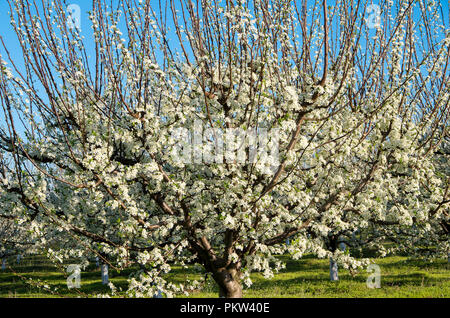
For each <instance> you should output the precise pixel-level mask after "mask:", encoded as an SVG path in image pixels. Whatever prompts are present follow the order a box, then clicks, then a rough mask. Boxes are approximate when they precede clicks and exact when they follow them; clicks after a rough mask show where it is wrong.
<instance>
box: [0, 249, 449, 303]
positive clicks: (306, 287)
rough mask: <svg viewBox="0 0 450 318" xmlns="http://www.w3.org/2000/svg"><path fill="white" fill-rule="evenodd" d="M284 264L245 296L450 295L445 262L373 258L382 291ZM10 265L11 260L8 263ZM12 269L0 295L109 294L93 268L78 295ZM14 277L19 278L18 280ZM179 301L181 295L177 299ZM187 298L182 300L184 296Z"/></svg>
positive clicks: (319, 267) (46, 273)
mask: <svg viewBox="0 0 450 318" xmlns="http://www.w3.org/2000/svg"><path fill="white" fill-rule="evenodd" d="M282 258H283V260H285V261H286V269H284V270H283V271H281V272H280V273H278V274H276V275H275V277H273V278H272V279H264V277H263V276H262V275H261V274H259V273H254V274H253V275H252V278H253V285H252V286H251V288H250V289H245V290H244V297H255V298H266V297H267V298H270V297H286V298H287V297H299V298H309V297H450V264H448V263H447V260H444V259H443V260H437V261H434V262H432V263H430V262H426V261H423V260H411V259H408V258H406V257H402V256H392V257H386V258H380V259H375V262H376V264H378V265H379V266H380V268H381V288H379V289H369V288H367V286H366V280H367V277H368V275H369V274H368V273H367V272H366V271H361V272H359V273H358V274H357V275H355V276H351V275H350V273H349V272H348V271H347V270H340V272H339V276H340V281H339V282H330V281H329V274H328V266H329V264H328V260H324V259H316V258H313V257H308V256H306V257H304V258H302V259H301V260H298V261H293V260H290V259H288V258H287V257H282ZM10 263H13V260H10ZM11 266H12V269H13V271H14V272H13V271H12V270H10V269H7V270H5V271H0V297H2V298H4V297H80V296H81V297H85V296H84V294H83V293H86V294H96V293H101V292H105V291H107V290H109V288H108V287H105V286H103V285H102V284H101V277H100V271H99V270H98V269H95V268H92V269H90V270H87V271H84V272H82V274H81V288H80V290H79V291H80V292H77V291H76V290H74V289H71V290H69V289H68V288H67V285H66V275H65V274H63V273H62V272H61V271H59V270H58V269H56V268H55V267H52V266H51V265H49V264H48V263H47V262H45V260H44V259H42V258H40V257H36V256H34V257H28V258H25V259H24V260H22V262H21V264H20V265H17V264H11ZM131 271H132V270H125V271H122V272H121V273H118V272H115V271H113V270H110V280H111V281H112V282H113V283H114V284H115V285H116V286H117V287H122V289H126V286H127V277H128V275H129V274H130V272H131ZM18 275H20V276H22V278H21V277H19V276H18ZM201 277H202V275H201V274H200V273H198V272H196V270H195V269H194V268H193V267H192V268H191V267H190V268H188V269H182V268H181V267H174V268H173V271H172V272H171V274H170V280H172V281H173V282H177V283H182V282H183V281H185V280H186V279H190V280H194V279H197V280H199V279H200V278H201ZM24 278H33V279H34V280H39V281H41V282H42V283H44V284H47V285H49V286H51V288H52V289H54V288H57V293H58V294H59V295H58V294H54V295H52V294H50V293H48V292H45V291H43V290H40V289H39V288H37V287H33V286H31V285H29V284H28V283H25V282H24ZM217 295H218V292H217V288H216V286H215V285H214V284H213V283H210V284H206V285H205V286H204V288H203V289H202V290H201V291H197V292H195V293H193V294H191V295H190V296H189V297H214V298H216V297H217ZM180 297H181V296H180ZM183 297H185V296H183Z"/></svg>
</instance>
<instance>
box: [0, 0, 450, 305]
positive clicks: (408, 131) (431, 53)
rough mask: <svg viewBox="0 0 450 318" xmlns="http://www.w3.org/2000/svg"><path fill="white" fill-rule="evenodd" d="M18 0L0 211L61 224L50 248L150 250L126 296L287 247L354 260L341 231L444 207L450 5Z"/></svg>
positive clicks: (261, 267)
mask: <svg viewBox="0 0 450 318" xmlns="http://www.w3.org/2000/svg"><path fill="white" fill-rule="evenodd" d="M8 2H9V4H10V7H11V12H12V14H11V18H12V20H11V21H12V26H13V27H14V30H15V32H16V34H17V38H18V40H19V44H20V46H21V48H22V55H23V58H22V57H20V56H18V54H17V53H15V52H14V53H12V52H10V51H9V50H8V44H7V43H4V44H5V46H4V49H3V51H2V52H3V53H2V54H3V55H2V63H3V65H2V69H1V73H0V101H1V106H2V110H3V114H4V118H3V119H2V122H1V130H0V149H1V150H0V154H1V157H0V158H1V159H0V160H1V165H2V171H1V176H2V179H3V181H2V186H1V188H0V189H1V190H0V201H1V202H2V204H1V205H0V211H1V212H0V213H1V214H7V213H11V211H13V215H15V217H16V218H18V219H23V220H26V221H27V222H29V223H30V224H31V226H32V227H33V229H34V231H35V232H36V233H37V234H39V233H41V234H42V233H47V232H48V231H53V232H52V233H55V235H59V236H61V237H63V236H62V235H65V236H66V237H67V240H69V241H70V242H71V243H70V244H68V245H67V246H65V245H64V244H60V245H59V248H58V249H53V248H52V250H51V252H52V253H54V254H55V255H56V254H58V257H61V258H67V257H70V256H77V257H80V258H87V257H91V256H92V254H98V255H99V256H101V257H102V258H103V261H104V262H106V263H108V264H109V265H111V266H114V267H115V268H123V267H125V266H128V264H130V263H132V262H134V263H137V264H139V265H140V267H139V268H140V269H139V271H138V272H136V275H134V276H133V278H131V279H130V284H129V289H128V294H129V295H130V296H151V295H156V294H157V293H158V291H161V292H162V293H163V294H165V295H166V296H171V295H173V294H174V293H178V292H183V291H189V290H190V289H192V288H197V285H198V282H185V283H183V284H182V285H177V284H173V283H171V282H170V281H168V280H166V277H167V275H166V273H168V272H170V270H171V267H172V266H173V265H174V264H181V265H186V264H191V263H197V264H200V265H201V266H202V267H203V269H204V270H205V272H208V273H211V276H212V278H213V279H214V280H215V282H216V283H217V285H218V287H219V290H220V295H221V296H224V297H241V296H242V295H243V294H242V286H243V283H245V284H246V285H248V286H249V285H251V279H250V273H251V272H253V271H260V272H262V273H263V274H264V276H265V277H267V278H270V277H271V276H273V272H274V271H277V270H279V269H280V268H282V267H283V264H282V263H281V262H280V261H279V260H278V259H277V258H275V256H276V255H280V254H285V253H289V255H291V256H292V257H293V258H295V259H298V258H300V257H302V255H303V254H305V253H314V254H315V255H318V256H319V257H327V258H331V259H332V261H333V262H336V264H342V265H343V266H344V267H346V268H352V269H357V268H359V267H361V266H363V265H365V264H367V263H368V260H358V259H356V258H354V257H352V255H350V254H348V253H346V252H344V251H343V250H341V249H338V248H336V244H335V243H337V242H338V239H339V237H345V236H346V235H347V236H349V235H350V236H349V237H351V233H353V232H354V231H356V230H363V229H368V228H372V227H376V228H379V229H382V228H383V226H402V227H406V228H410V227H412V226H414V224H416V223H420V224H427V223H428V222H429V220H430V217H431V216H432V215H433V214H435V213H438V212H437V211H441V210H444V209H447V210H446V211H447V212H445V213H448V191H444V192H443V191H440V189H442V182H448V180H442V179H441V178H439V177H438V176H437V175H436V169H435V166H434V163H433V160H432V155H433V149H435V148H436V147H437V144H436V143H433V142H431V140H430V139H426V138H423V136H424V134H425V133H427V134H429V133H434V134H435V135H436V134H442V130H440V129H438V126H439V125H442V124H444V125H448V114H449V67H448V62H449V54H448V52H449V47H450V33H449V29H448V26H446V25H445V23H444V17H443V16H441V15H440V13H441V10H440V8H439V6H440V4H439V3H434V4H429V3H428V2H427V1H423V0H419V1H398V2H397V3H396V4H395V5H394V4H389V3H384V1H381V2H382V3H380V7H379V8H378V9H379V10H370V9H371V8H372V7H371V1H345V2H340V1H336V2H334V3H333V4H327V2H326V1H322V3H320V4H319V3H318V2H316V3H317V4H314V3H309V2H307V1H297V2H294V1H288V0H283V1H269V0H267V1H266V0H254V1H225V0H224V1H220V0H206V1H201V2H198V1H197V2H195V3H194V2H192V1H190V0H183V1H180V2H177V1H162V2H158V3H156V1H139V3H137V2H136V1H128V0H115V1H111V2H110V1H100V0H94V1H93V5H92V8H91V10H90V11H89V13H88V14H89V18H90V24H89V25H87V24H86V25H84V24H83V25H81V26H77V25H76V24H75V23H73V21H72V20H70V21H71V23H69V24H68V23H67V21H68V18H70V16H68V13H67V11H66V8H65V6H64V5H63V2H62V1H60V0H55V1H52V4H50V2H48V1H42V3H40V4H39V6H38V7H35V2H34V1H28V0H9V1H8ZM53 2H54V3H53ZM110 5H113V7H111V6H110ZM372 9H373V8H372ZM86 11H87V9H86V8H82V14H84V13H83V12H86ZM369 12H371V13H370V14H368V13H369ZM374 14H375V16H372V15H374ZM83 21H84V20H82V22H83ZM89 27H92V34H91V33H89V31H88V30H87V29H89ZM19 60H21V62H20V63H19V62H18V61H19ZM22 63H23V65H22ZM446 127H447V126H446ZM444 188H445V186H444ZM424 191H426V192H427V195H424ZM447 215H448V214H447ZM287 238H292V240H291V242H290V243H291V244H289V245H287V244H285V242H286V239H287ZM40 244H41V246H42V248H46V243H45V242H43V241H41V242H40ZM74 244H75V248H74ZM48 248H50V247H48Z"/></svg>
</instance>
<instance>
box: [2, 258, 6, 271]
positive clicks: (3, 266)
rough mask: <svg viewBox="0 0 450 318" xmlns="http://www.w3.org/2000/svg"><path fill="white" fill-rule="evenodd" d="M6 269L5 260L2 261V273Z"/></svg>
mask: <svg viewBox="0 0 450 318" xmlns="http://www.w3.org/2000/svg"><path fill="white" fill-rule="evenodd" d="M5 269H6V259H2V271H4V270H5Z"/></svg>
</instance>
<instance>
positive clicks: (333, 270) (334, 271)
mask: <svg viewBox="0 0 450 318" xmlns="http://www.w3.org/2000/svg"><path fill="white" fill-rule="evenodd" d="M330 280H331V281H332V282H334V281H338V280H339V276H338V265H337V263H336V262H335V261H334V260H333V258H331V257H330Z"/></svg>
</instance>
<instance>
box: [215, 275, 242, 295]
mask: <svg viewBox="0 0 450 318" xmlns="http://www.w3.org/2000/svg"><path fill="white" fill-rule="evenodd" d="M212 276H213V278H214V280H215V282H216V283H217V285H219V297H225V298H242V285H241V282H240V272H239V271H238V270H237V269H235V268H231V269H227V268H219V269H217V270H215V271H214V272H213V275H212Z"/></svg>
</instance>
